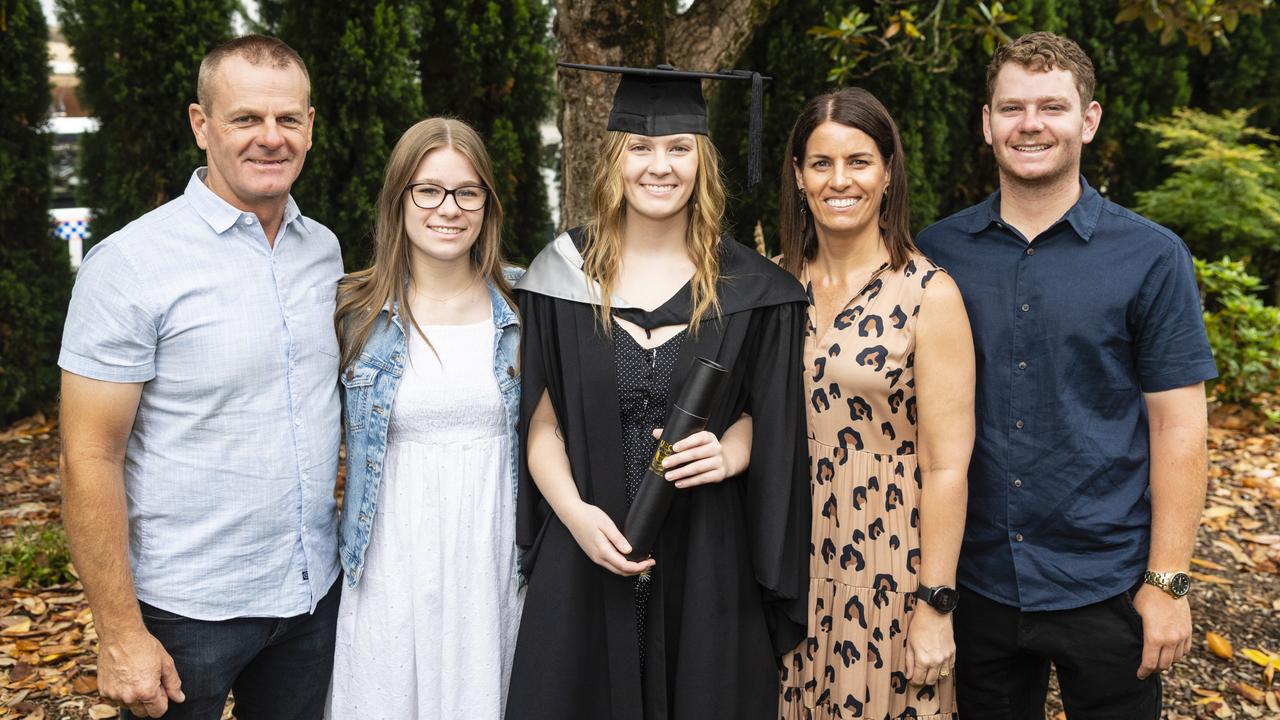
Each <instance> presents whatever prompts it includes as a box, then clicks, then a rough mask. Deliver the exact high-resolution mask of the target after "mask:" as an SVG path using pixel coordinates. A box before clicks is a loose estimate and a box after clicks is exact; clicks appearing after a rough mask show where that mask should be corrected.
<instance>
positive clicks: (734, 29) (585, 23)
mask: <svg viewBox="0 0 1280 720" xmlns="http://www.w3.org/2000/svg"><path fill="white" fill-rule="evenodd" d="M774 2H775V0H694V2H693V4H692V5H691V6H690V7H689V9H688V10H686V11H685V12H683V13H674V12H671V11H669V10H667V2H666V0H557V2H556V19H555V26H554V31H555V35H556V40H557V42H558V44H559V47H560V55H559V58H558V59H560V60H563V61H566V62H579V63H591V64H595V65H625V66H632V67H652V66H654V65H657V64H659V63H664V62H666V63H670V64H671V65H674V66H675V67H676V68H678V69H688V70H721V69H727V68H729V67H730V66H731V64H732V63H733V61H734V60H736V59H737V57H738V55H739V54H740V53H741V52H742V50H743V48H745V47H746V46H747V43H749V42H750V40H751V36H752V34H753V33H754V32H755V29H756V27H757V26H758V25H759V23H760V22H761V20H763V18H764V17H765V16H766V15H767V11H768V8H769V6H771V5H772V4H773V3H774ZM556 87H557V89H558V90H559V92H560V123H559V124H560V137H561V146H560V147H561V151H560V163H561V165H560V169H561V192H560V225H561V229H563V228H568V227H573V226H575V225H581V224H582V223H583V222H584V221H585V220H586V219H587V217H588V216H589V215H590V212H591V210H590V194H591V175H592V172H593V171H594V169H595V163H596V158H597V157H598V155H599V150H600V142H601V139H602V138H603V137H604V133H605V124H606V123H607V121H608V118H609V109H610V107H612V105H613V92H614V90H615V89H616V88H617V87H618V76H617V75H612V74H603V73H589V72H579V71H575V70H567V71H560V72H558V73H557V75H556ZM713 90H714V88H712V87H706V86H704V91H706V92H707V93H708V94H709V93H711V92H712V91H713Z"/></svg>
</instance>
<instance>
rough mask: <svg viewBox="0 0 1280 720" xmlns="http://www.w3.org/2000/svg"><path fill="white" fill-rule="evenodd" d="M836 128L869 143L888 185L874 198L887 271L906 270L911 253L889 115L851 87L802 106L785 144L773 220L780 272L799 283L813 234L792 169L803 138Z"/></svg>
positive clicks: (898, 149) (812, 249)
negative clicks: (857, 133)
mask: <svg viewBox="0 0 1280 720" xmlns="http://www.w3.org/2000/svg"><path fill="white" fill-rule="evenodd" d="M828 121H830V122H837V123H840V124H841V125H845V126H848V127H851V128H855V129H857V130H861V131H862V132H864V133H866V134H867V135H869V136H870V137H871V139H872V140H873V141H874V142H875V144H876V149H877V150H879V151H880V157H882V158H884V163H885V167H887V168H888V170H889V177H890V178H891V179H892V180H891V182H890V183H889V187H888V188H887V189H886V190H885V193H884V195H883V196H882V197H881V198H880V230H881V234H880V237H881V238H882V239H883V241H884V244H885V247H887V248H888V250H889V266H890V267H891V268H893V269H894V270H897V269H899V268H901V267H903V266H904V265H906V264H907V259H908V258H909V257H910V255H911V253H912V252H914V251H915V249H916V245H915V242H913V241H912V239H911V224H910V222H911V221H910V217H909V216H910V214H911V209H910V198H909V195H908V192H907V164H906V162H905V160H904V159H903V157H902V137H901V136H900V135H898V126H897V124H896V123H894V122H893V117H892V116H890V115H889V111H888V110H886V109H885V108H884V105H881V104H880V101H879V100H877V99H876V96H875V95H872V94H871V93H869V92H867V91H866V90H863V89H862V88H857V87H846V88H837V89H835V90H831V91H829V92H826V93H823V94H822V95H819V96H817V97H815V98H813V99H812V100H810V101H809V102H807V103H805V105H804V108H803V109H802V110H800V117H798V118H796V124H795V126H794V127H792V128H791V137H790V138H789V139H788V140H787V153H786V156H785V157H786V160H784V161H783V163H782V184H781V185H780V186H779V190H778V214H779V215H781V218H780V222H779V224H780V225H781V233H782V263H781V264H782V267H783V269H784V270H786V271H787V272H789V273H791V274H792V275H795V276H796V277H800V271H801V269H802V268H803V267H804V263H805V261H806V260H812V259H813V257H814V254H815V253H816V252H817V251H818V233H817V229H816V228H815V227H814V222H813V218H812V216H811V214H810V213H809V212H807V211H806V210H804V209H803V208H804V204H805V200H804V199H803V198H802V197H801V195H800V189H799V188H797V187H796V168H800V167H804V153H805V147H806V145H808V143H809V136H810V135H812V134H813V131H814V130H816V129H817V128H818V126H819V125H821V124H823V123H824V122H828Z"/></svg>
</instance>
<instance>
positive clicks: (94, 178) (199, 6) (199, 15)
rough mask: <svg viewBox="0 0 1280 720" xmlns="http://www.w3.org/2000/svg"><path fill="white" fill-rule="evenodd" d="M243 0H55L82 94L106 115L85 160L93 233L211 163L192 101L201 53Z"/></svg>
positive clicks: (86, 143) (88, 140) (154, 202)
mask: <svg viewBox="0 0 1280 720" xmlns="http://www.w3.org/2000/svg"><path fill="white" fill-rule="evenodd" d="M237 5H238V2H237V0H184V1H183V2H153V3H141V2H135V1H134V0H57V13H58V22H59V24H60V25H61V27H62V33H63V35H65V36H66V38H67V42H68V43H69V44H70V45H71V47H73V48H75V59H76V63H77V64H78V65H79V67H80V70H79V72H80V88H79V90H78V93H79V96H80V100H81V102H83V103H84V104H85V106H86V107H88V108H89V109H90V110H91V111H92V113H93V115H95V116H96V117H97V118H98V120H99V121H100V122H101V125H100V127H99V129H98V131H97V132H95V133H92V134H88V135H85V136H84V138H83V155H82V158H81V161H82V164H81V169H80V179H81V185H80V187H81V188H83V191H84V197H83V198H82V201H83V202H84V204H85V205H88V206H89V207H90V208H91V209H92V226H91V227H92V232H93V238H94V239H97V240H100V239H102V238H105V237H106V236H108V235H110V234H111V233H113V232H115V231H116V230H119V229H120V228H122V227H124V226H125V225H126V224H128V223H129V222H130V221H132V220H133V219H134V218H136V217H138V216H139V215H141V214H143V213H145V212H147V211H148V210H151V209H152V208H155V207H158V206H159V205H162V204H164V203H166V202H168V201H169V200H171V199H172V198H174V197H176V196H177V195H180V194H182V191H183V188H185V187H186V185H187V180H189V179H190V177H191V172H192V171H193V170H194V169H195V168H196V167H197V166H199V165H203V164H204V161H203V158H204V156H203V154H202V153H201V152H200V150H199V148H197V147H196V144H195V141H194V140H193V139H192V136H191V126H190V124H189V123H188V120H187V105H189V104H190V103H192V102H195V99H196V75H197V71H198V69H199V67H200V60H201V59H202V58H203V57H204V55H205V53H206V52H207V51H208V50H209V49H210V48H211V47H213V46H214V45H215V44H217V43H218V42H220V41H222V40H225V39H226V38H228V37H230V36H231V15H232V11H233V9H234V8H235V7H236V6H237ZM144 79H145V80H144ZM88 245H89V243H86V248H85V249H86V250H88V247H87V246H88Z"/></svg>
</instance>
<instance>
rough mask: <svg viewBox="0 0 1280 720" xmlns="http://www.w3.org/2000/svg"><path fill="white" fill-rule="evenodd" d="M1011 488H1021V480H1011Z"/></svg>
mask: <svg viewBox="0 0 1280 720" xmlns="http://www.w3.org/2000/svg"><path fill="white" fill-rule="evenodd" d="M1013 486H1014V487H1022V478H1014V479H1013Z"/></svg>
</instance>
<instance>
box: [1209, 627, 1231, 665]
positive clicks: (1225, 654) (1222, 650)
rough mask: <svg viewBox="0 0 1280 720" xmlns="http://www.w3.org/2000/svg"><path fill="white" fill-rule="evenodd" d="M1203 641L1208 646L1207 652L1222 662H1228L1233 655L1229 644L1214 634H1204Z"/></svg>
mask: <svg viewBox="0 0 1280 720" xmlns="http://www.w3.org/2000/svg"><path fill="white" fill-rule="evenodd" d="M1204 641H1205V643H1206V644H1208V646H1209V652H1212V653H1213V654H1214V655H1217V656H1218V657H1220V658H1222V659H1224V660H1230V659H1231V656H1233V655H1235V652H1234V651H1233V650H1232V649H1231V642H1230V641H1229V640H1227V639H1226V638H1224V637H1222V636H1221V635H1219V634H1218V633H1216V632H1208V633H1205V634H1204Z"/></svg>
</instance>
